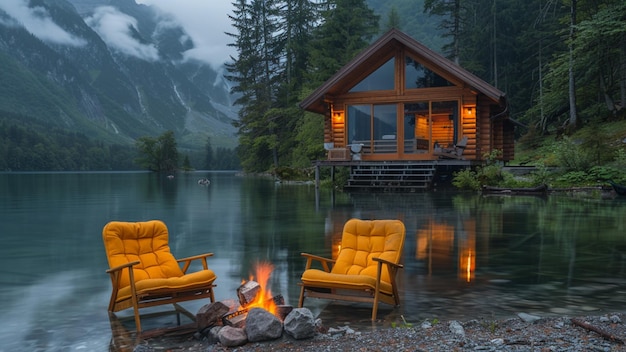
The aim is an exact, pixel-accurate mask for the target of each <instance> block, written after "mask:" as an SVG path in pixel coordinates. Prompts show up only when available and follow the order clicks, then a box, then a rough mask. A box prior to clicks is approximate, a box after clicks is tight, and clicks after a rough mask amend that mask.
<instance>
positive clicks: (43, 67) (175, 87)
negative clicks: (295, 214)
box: [0, 0, 237, 149]
mask: <svg viewBox="0 0 626 352" xmlns="http://www.w3.org/2000/svg"><path fill="white" fill-rule="evenodd" d="M26 4H27V2H26V1H23V0H7V1H3V2H2V4H0V64H2V67H3V68H2V70H1V71H0V79H1V81H0V118H2V117H3V115H2V111H5V112H9V113H19V114H20V116H27V118H28V119H29V120H31V122H35V123H37V124H38V125H40V126H54V127H57V128H64V129H67V130H71V131H75V132H81V133H84V134H86V135H87V136H90V137H92V138H96V139H101V140H104V141H110V142H118V143H119V142H122V143H130V142H132V140H134V139H135V138H137V137H139V136H143V135H151V136H155V135H158V134H160V133H163V132H164V131H166V130H173V131H174V132H175V134H176V136H177V139H178V140H179V143H180V144H181V146H183V147H185V148H192V149H198V148H203V147H204V145H205V144H206V141H207V138H209V137H210V138H211V142H212V143H213V144H215V145H216V146H223V147H234V146H235V143H236V142H235V141H236V138H234V134H235V128H234V127H233V126H232V121H233V119H234V118H236V115H237V114H236V109H235V108H233V107H232V104H231V97H230V95H229V92H228V89H229V87H228V82H226V81H225V80H224V79H223V77H222V76H223V75H222V74H220V73H219V72H217V71H216V70H214V69H213V68H212V67H211V66H210V65H208V64H205V63H201V62H197V61H188V62H184V61H182V58H183V57H184V55H183V53H184V52H185V51H186V50H189V49H190V48H193V41H191V39H190V38H189V36H187V35H186V34H185V32H184V29H183V28H182V27H181V26H179V25H177V24H176V23H175V22H174V21H173V19H172V18H171V16H168V15H167V14H163V13H158V12H157V11H156V10H154V9H152V8H150V7H148V6H145V5H137V4H136V3H135V2H134V1H132V0H110V1H107V0H101V1H94V0H73V1H70V2H66V1H64V0H32V1H30V2H29V5H28V6H27V5H26ZM6 115H7V116H14V115H13V114H6Z"/></svg>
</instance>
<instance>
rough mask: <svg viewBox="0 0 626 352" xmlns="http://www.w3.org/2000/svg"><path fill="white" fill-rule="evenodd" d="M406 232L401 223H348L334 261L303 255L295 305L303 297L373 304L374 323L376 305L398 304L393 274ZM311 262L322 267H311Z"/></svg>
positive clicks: (364, 221) (376, 221)
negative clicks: (382, 303)
mask: <svg viewBox="0 0 626 352" xmlns="http://www.w3.org/2000/svg"><path fill="white" fill-rule="evenodd" d="M405 232H406V230H405V227H404V224H403V223H402V221H400V220H359V219H351V220H348V221H347V222H346V224H345V225H344V228H343V235H342V238H341V249H340V250H339V253H338V255H337V259H336V260H332V259H328V258H323V257H320V256H316V255H312V254H308V253H302V255H303V256H304V257H305V258H306V259H307V262H306V267H305V271H304V273H303V274H302V278H301V283H300V285H301V290H300V301H299V304H298V306H299V307H302V306H303V305H304V299H305V297H314V298H323V299H332V300H345V301H353V302H367V303H373V307H372V320H376V314H377V311H378V302H384V303H387V304H391V305H394V306H398V305H400V298H399V297H398V288H397V285H396V274H397V272H398V269H400V268H402V267H403V266H402V264H400V259H401V258H402V248H403V247H404V238H405ZM313 262H319V263H321V267H322V268H321V269H314V268H312V265H313Z"/></svg>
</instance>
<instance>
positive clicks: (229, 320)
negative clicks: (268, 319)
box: [222, 295, 293, 328]
mask: <svg viewBox="0 0 626 352" xmlns="http://www.w3.org/2000/svg"><path fill="white" fill-rule="evenodd" d="M267 302H272V303H273V304H274V305H276V306H277V307H281V306H282V307H285V308H284V309H285V310H286V309H288V308H287V307H291V306H285V298H284V297H283V295H276V296H274V297H272V298H270V299H268V300H267ZM250 308H254V307H250V306H248V307H241V308H240V309H237V310H231V311H230V312H228V313H227V314H225V315H224V316H223V317H222V324H223V325H229V326H234V327H238V328H241V327H244V326H245V324H246V317H247V316H248V311H249V310H250ZM292 309H293V308H292ZM287 314H289V312H287ZM279 318H280V316H279ZM281 320H282V318H281Z"/></svg>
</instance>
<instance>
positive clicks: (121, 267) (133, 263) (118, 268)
mask: <svg viewBox="0 0 626 352" xmlns="http://www.w3.org/2000/svg"><path fill="white" fill-rule="evenodd" d="M139 263H141V262H140V261H138V260H135V261H134V262H128V263H126V264H122V265H118V266H116V267H115V268H111V269H109V270H107V271H106V272H107V273H109V274H111V273H114V272H116V271H120V270H122V269H124V268H130V267H132V266H133V265H137V264H139Z"/></svg>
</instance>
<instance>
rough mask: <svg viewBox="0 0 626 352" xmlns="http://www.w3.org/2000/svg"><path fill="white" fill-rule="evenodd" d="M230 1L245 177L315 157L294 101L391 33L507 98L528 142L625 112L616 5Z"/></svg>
mask: <svg viewBox="0 0 626 352" xmlns="http://www.w3.org/2000/svg"><path fill="white" fill-rule="evenodd" d="M233 6H234V9H233V13H232V14H231V15H229V16H230V19H231V21H232V24H233V28H234V30H233V32H232V33H229V35H230V36H231V37H232V43H231V44H230V45H231V46H233V47H234V48H235V49H236V50H237V53H238V56H237V57H236V58H232V61H231V62H229V63H227V68H228V72H229V76H228V78H229V79H230V80H231V81H233V82H234V83H235V87H234V89H233V91H234V92H235V93H237V94H239V96H240V98H239V99H238V100H237V103H238V104H239V105H240V106H241V110H240V113H239V120H238V123H237V128H238V131H239V157H240V159H241V163H242V167H243V169H244V170H246V171H249V172H259V171H267V170H279V169H282V168H294V169H298V168H307V167H309V166H310V165H311V161H312V160H316V159H323V158H324V150H323V145H322V144H323V143H322V142H323V141H322V138H323V137H322V136H323V132H322V131H323V119H322V117H321V116H318V115H315V114H309V113H303V112H302V111H301V110H300V109H299V108H298V107H297V106H298V103H299V102H300V101H301V100H302V99H304V98H305V97H306V96H307V95H308V94H310V93H311V92H312V90H314V89H315V88H316V87H318V86H319V85H320V84H321V83H323V82H324V81H325V80H326V79H328V78H329V77H330V76H332V75H333V74H334V73H335V72H336V71H337V70H338V69H339V68H340V67H342V66H343V65H344V64H346V63H347V62H348V61H349V60H350V59H352V58H353V57H354V56H355V55H356V54H357V53H358V52H359V51H360V50H362V49H363V48H365V47H366V46H367V45H368V44H369V43H371V42H372V41H373V40H375V39H376V38H378V37H379V36H380V35H382V34H383V33H385V32H386V31H387V30H389V29H390V28H397V29H399V30H401V31H404V32H406V33H407V34H409V35H411V36H413V37H414V38H415V39H417V40H420V41H423V42H424V43H425V44H427V45H429V46H431V47H433V49H435V50H438V51H440V52H442V53H443V54H444V55H446V56H447V57H448V58H450V59H451V60H453V61H455V62H457V63H458V64H460V65H461V66H463V67H464V68H466V69H468V70H469V71H471V72H473V73H475V74H476V75H478V76H479V77H481V78H482V79H483V80H485V81H486V82H488V83H490V84H492V85H493V86H495V87H497V88H499V89H500V90H502V91H504V92H505V93H506V94H507V97H508V100H509V103H510V106H509V111H510V113H511V116H512V118H513V119H514V120H515V121H516V122H517V124H518V126H519V128H518V129H517V133H518V138H519V139H520V140H521V141H525V142H526V143H529V144H531V145H532V144H533V143H535V144H536V143H540V142H538V141H540V140H541V139H542V138H547V136H559V137H561V138H567V136H571V135H573V134H575V133H576V132H577V131H579V130H580V129H582V128H586V127H591V128H592V129H593V128H594V127H593V126H599V125H602V124H606V123H610V122H614V121H620V120H623V119H624V116H625V114H624V109H623V107H622V105H623V102H625V101H626V3H624V2H623V1H621V0H523V1H522V0H423V1H415V0H396V1H379V0H378V1H377V0H369V1H366V0H327V1H320V0H293V1H280V0H237V1H235V2H233ZM374 9H376V11H375V10H374ZM433 28H434V30H436V32H432V31H433ZM427 31H428V32H427ZM429 38H430V39H429ZM592 134H593V133H592ZM622 148H623V147H622ZM525 162H528V161H525Z"/></svg>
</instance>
